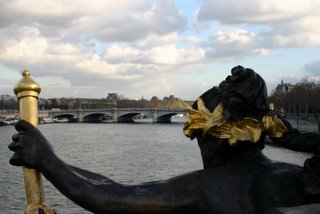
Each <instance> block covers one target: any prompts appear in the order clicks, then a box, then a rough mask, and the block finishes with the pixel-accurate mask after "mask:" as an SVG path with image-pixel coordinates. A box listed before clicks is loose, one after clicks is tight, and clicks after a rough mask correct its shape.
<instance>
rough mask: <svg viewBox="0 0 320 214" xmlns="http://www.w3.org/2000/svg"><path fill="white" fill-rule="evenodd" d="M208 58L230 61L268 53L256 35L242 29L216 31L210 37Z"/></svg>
mask: <svg viewBox="0 0 320 214" xmlns="http://www.w3.org/2000/svg"><path fill="white" fill-rule="evenodd" d="M210 47H211V49H210V50H209V51H208V57H209V58H210V57H214V58H221V59H232V58H239V57H240V58H242V57H248V56H252V55H260V56H263V57H265V56H269V55H270V51H269V50H268V49H266V48H264V47H263V45H262V44H260V43H259V41H258V38H257V35H256V34H255V33H253V32H248V31H246V30H244V29H232V30H227V31H218V32H217V33H215V34H214V35H212V36H211V40H210Z"/></svg>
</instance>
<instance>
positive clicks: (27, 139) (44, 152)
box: [8, 120, 54, 169]
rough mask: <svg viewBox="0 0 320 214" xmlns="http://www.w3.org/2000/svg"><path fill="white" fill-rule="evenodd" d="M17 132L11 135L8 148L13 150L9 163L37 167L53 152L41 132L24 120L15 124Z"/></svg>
mask: <svg viewBox="0 0 320 214" xmlns="http://www.w3.org/2000/svg"><path fill="white" fill-rule="evenodd" d="M15 128H16V130H17V131H18V132H19V133H17V134H14V135H13V136H12V140H13V142H12V143H11V144H10V145H9V146H8V148H9V149H10V150H11V151H13V152H14V154H13V155H12V157H11V158H10V164H12V165H15V166H25V167H28V168H32V169H39V168H40V167H41V163H43V162H45V161H48V160H49V158H50V157H52V155H53V154H54V151H53V148H52V146H51V145H50V143H49V142H48V141H47V139H46V138H45V137H44V136H43V135H42V134H41V132H40V131H39V130H38V129H37V128H36V127H34V126H33V125H31V124H30V123H28V122H27V121H25V120H20V121H19V122H18V123H17V124H16V125H15Z"/></svg>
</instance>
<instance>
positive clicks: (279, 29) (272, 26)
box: [197, 0, 320, 47]
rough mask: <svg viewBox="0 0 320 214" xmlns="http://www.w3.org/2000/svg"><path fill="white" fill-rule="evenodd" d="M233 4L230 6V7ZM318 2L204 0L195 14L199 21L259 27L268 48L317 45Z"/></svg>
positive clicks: (309, 0)
mask: <svg viewBox="0 0 320 214" xmlns="http://www.w3.org/2000/svg"><path fill="white" fill-rule="evenodd" d="M230 5H232V6H230ZM319 11H320V1H319V0H305V1H291V0H284V1H277V0H245V1H241V2H239V1H236V0H218V1H209V0H206V1H205V2H204V4H203V5H202V7H201V9H200V10H199V12H198V14H197V17H198V20H199V21H200V22H209V21H213V20H214V21H219V22H220V23H222V24H223V25H240V24H247V25H251V26H253V27H254V26H258V25H259V26H260V28H262V30H260V31H261V32H262V33H261V35H260V36H261V37H262V38H260V39H261V40H264V41H265V43H268V44H269V46H270V47H288V46H290V47H295V46H296V47H308V46H319V45H320V30H319V28H318V27H315V26H319V25H320V13H319Z"/></svg>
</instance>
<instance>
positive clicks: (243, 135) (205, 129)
mask: <svg viewBox="0 0 320 214" xmlns="http://www.w3.org/2000/svg"><path fill="white" fill-rule="evenodd" d="M178 102H179V105H180V107H181V108H182V109H185V110H187V111H188V113H187V115H186V116H185V121H184V127H183V132H184V134H185V136H187V137H189V138H191V139H193V138H195V137H196V135H197V134H198V133H201V138H203V137H204V136H205V135H207V134H210V135H212V136H214V137H217V138H221V139H227V140H228V143H229V144H230V145H235V144H237V143H238V142H239V141H250V142H252V143H256V142H257V141H258V140H259V139H260V136H261V133H262V132H263V131H266V133H267V134H268V135H269V136H270V137H281V136H282V135H283V134H284V133H285V132H287V128H286V126H285V125H284V124H283V122H282V120H281V119H280V118H278V117H277V116H276V115H273V116H264V117H263V119H262V123H260V122H259V121H258V120H256V119H255V118H251V117H245V118H244V119H243V120H241V121H233V120H230V119H229V120H225V119H224V118H223V114H222V113H223V105H222V103H220V104H218V105H217V107H216V108H215V109H214V110H213V112H210V110H209V109H207V108H206V107H205V104H204V102H203V100H202V99H201V98H199V99H198V100H197V105H198V109H194V108H192V107H191V106H190V105H188V104H187V103H186V102H184V101H182V100H180V99H178Z"/></svg>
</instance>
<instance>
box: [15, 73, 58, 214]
mask: <svg viewBox="0 0 320 214" xmlns="http://www.w3.org/2000/svg"><path fill="white" fill-rule="evenodd" d="M22 75H23V78H22V79H21V80H20V81H19V82H18V83H17V84H16V86H15V87H14V93H15V94H16V96H17V98H18V100H19V111H20V119H22V120H26V121H28V122H30V123H31V124H32V125H34V126H35V127H37V126H38V95H39V93H40V91H41V88H40V85H39V84H38V83H36V82H35V81H34V80H33V79H32V78H31V77H30V73H29V71H27V70H24V71H23V72H22ZM23 174H24V183H25V189H26V196H27V203H28V207H27V209H26V212H25V213H26V214H40V213H45V214H54V213H55V212H54V210H53V209H51V208H49V207H48V205H46V203H45V198H44V193H43V186H42V181H41V174H40V173H39V172H38V171H36V170H34V169H29V168H25V167H24V168H23Z"/></svg>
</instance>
